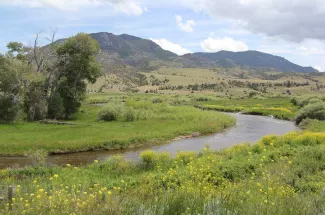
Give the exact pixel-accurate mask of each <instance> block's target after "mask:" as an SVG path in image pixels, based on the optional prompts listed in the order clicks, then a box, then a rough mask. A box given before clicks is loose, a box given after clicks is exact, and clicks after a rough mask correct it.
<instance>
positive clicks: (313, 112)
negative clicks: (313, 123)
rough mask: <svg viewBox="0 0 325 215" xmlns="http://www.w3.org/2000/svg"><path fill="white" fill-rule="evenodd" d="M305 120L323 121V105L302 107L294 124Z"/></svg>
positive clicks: (324, 115)
mask: <svg viewBox="0 0 325 215" xmlns="http://www.w3.org/2000/svg"><path fill="white" fill-rule="evenodd" d="M307 118H310V119H318V120H325V103H324V102H321V103H316V104H309V105H307V106H305V107H303V108H302V109H301V110H300V111H299V112H298V114H297V116H296V119H295V121H296V124H299V123H300V122H301V121H302V120H304V119H307Z"/></svg>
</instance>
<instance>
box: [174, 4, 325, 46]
mask: <svg viewBox="0 0 325 215" xmlns="http://www.w3.org/2000/svg"><path fill="white" fill-rule="evenodd" d="M179 1H180V2H181V3H182V4H183V5H184V6H186V7H190V8H192V9H193V10H195V11H205V12H206V13H208V14H209V15H211V16H214V17H216V18H217V19H218V20H220V19H226V20H231V21H234V22H235V23H237V25H240V26H241V27H243V28H245V29H247V30H249V31H251V32H253V33H263V34H266V35H268V36H279V37H282V38H285V39H287V40H291V41H298V42H300V41H303V40H304V39H322V40H325V28H324V20H325V1H324V0H290V1H289V0H272V1H271V0H227V1H221V0H214V1H212V0H179Z"/></svg>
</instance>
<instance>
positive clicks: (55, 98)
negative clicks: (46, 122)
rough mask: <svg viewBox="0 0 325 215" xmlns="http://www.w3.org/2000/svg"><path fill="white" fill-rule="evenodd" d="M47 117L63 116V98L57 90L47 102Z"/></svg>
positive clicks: (61, 117)
mask: <svg viewBox="0 0 325 215" xmlns="http://www.w3.org/2000/svg"><path fill="white" fill-rule="evenodd" d="M48 117H49V118H51V119H63V118H64V106H63V99H62V98H61V96H60V94H59V93H58V92H55V93H54V94H53V95H52V97H50V99H49V103H48Z"/></svg>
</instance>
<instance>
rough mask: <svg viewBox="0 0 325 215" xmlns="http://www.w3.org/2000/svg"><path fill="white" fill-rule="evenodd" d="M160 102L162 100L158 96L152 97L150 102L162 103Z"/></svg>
mask: <svg viewBox="0 0 325 215" xmlns="http://www.w3.org/2000/svg"><path fill="white" fill-rule="evenodd" d="M162 102H163V100H162V99H161V98H159V97H156V98H153V99H152V103H154V104H156V103H162Z"/></svg>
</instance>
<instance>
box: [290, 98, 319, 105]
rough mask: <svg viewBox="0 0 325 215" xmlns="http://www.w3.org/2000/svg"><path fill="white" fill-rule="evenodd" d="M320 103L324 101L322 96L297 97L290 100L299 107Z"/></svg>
mask: <svg viewBox="0 0 325 215" xmlns="http://www.w3.org/2000/svg"><path fill="white" fill-rule="evenodd" d="M322 101H325V97H324V96H297V97H293V98H291V102H292V103H293V104H294V105H297V106H299V107H304V106H306V105H308V104H314V103H318V102H322Z"/></svg>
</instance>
